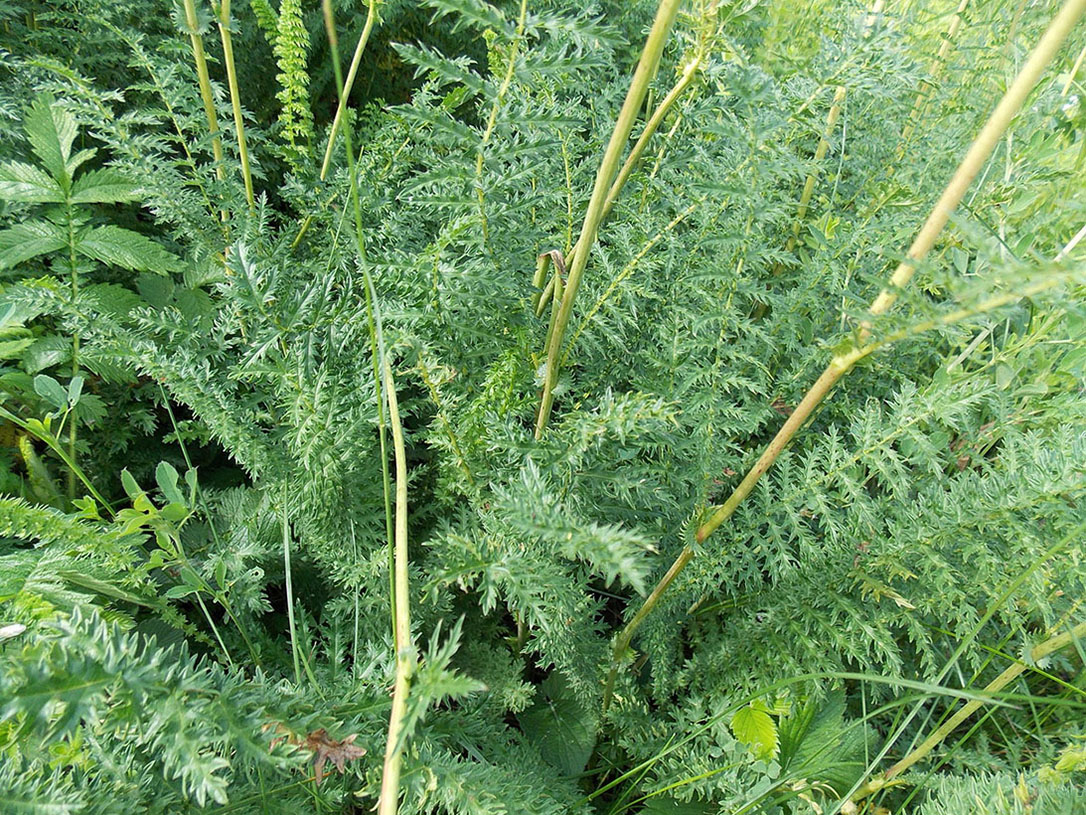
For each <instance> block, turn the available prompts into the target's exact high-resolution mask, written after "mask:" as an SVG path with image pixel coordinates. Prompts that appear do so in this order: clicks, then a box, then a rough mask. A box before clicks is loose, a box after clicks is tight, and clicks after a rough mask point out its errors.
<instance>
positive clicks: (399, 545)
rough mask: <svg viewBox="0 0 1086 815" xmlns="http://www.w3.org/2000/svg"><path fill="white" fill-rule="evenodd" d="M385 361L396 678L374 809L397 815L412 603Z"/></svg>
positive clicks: (403, 473)
mask: <svg viewBox="0 0 1086 815" xmlns="http://www.w3.org/2000/svg"><path fill="white" fill-rule="evenodd" d="M384 363H385V364H384V369H385V394H386V396H387V397H388V418H389V426H390V427H391V428H392V446H393V450H394V454H395V457H396V593H395V605H396V681H395V685H394V686H393V691H392V712H391V713H390V714H389V720H388V742H387V744H386V747H385V763H384V770H383V772H382V775H381V797H380V799H379V801H378V804H377V812H378V815H396V808H397V806H398V804H399V795H400V765H401V760H402V757H403V748H404V743H403V742H404V738H403V732H402V731H403V724H404V715H405V714H406V712H407V694H408V693H409V692H410V689H411V675H412V674H413V673H414V670H415V651H414V647H413V646H412V644H411V604H410V595H409V594H408V592H409V586H408V582H407V567H408V552H407V453H406V451H405V449H404V440H403V428H402V426H401V424H400V408H399V404H398V402H397V400H396V383H395V381H394V379H393V377H392V367H391V366H390V365H389V364H388V360H387V359H386V360H385V361H384Z"/></svg>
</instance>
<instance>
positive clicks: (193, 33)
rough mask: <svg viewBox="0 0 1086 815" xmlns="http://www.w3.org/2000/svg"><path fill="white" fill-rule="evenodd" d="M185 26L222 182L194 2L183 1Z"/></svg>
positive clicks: (214, 117)
mask: <svg viewBox="0 0 1086 815" xmlns="http://www.w3.org/2000/svg"><path fill="white" fill-rule="evenodd" d="M185 25H186V26H188V30H189V39H190V40H191V41H192V59H193V62H195V63H196V76H197V78H198V80H199V82H200V99H201V100H203V103H204V115H206V116H207V132H208V133H209V134H210V135H211V155H212V156H213V157H214V158H215V176H216V177H217V178H218V179H219V180H220V181H222V179H223V166H222V139H221V138H220V137H219V117H218V115H217V114H216V113H215V97H214V96H213V95H212V94H211V78H210V74H209V73H208V70H207V55H206V54H205V53H204V38H203V37H201V36H200V32H199V19H198V18H197V16H196V4H195V2H194V0H185Z"/></svg>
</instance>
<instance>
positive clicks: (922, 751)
mask: <svg viewBox="0 0 1086 815" xmlns="http://www.w3.org/2000/svg"><path fill="white" fill-rule="evenodd" d="M1083 637H1086V622H1082V623H1079V624H1078V625H1076V626H1075V627H1074V628H1072V629H1071V630H1070V631H1065V632H1064V633H1062V634H1057V635H1056V636H1054V637H1050V638H1049V639H1047V640H1045V641H1044V642H1042V643H1041V644H1040V645H1037V646H1035V647H1034V648H1033V649H1032V650H1031V651H1030V652H1029V655H1030V660H1031V661H1032V662H1034V663H1036V662H1038V661H1040V660H1042V659H1044V658H1045V657H1047V656H1048V655H1049V654H1053V653H1055V652H1056V651H1059V650H1060V649H1062V648H1065V647H1067V646H1068V645H1070V644H1071V643H1072V642H1075V641H1076V640H1080V639H1082V638H1083ZM1029 668H1030V666H1029V665H1028V664H1026V663H1025V662H1015V663H1014V664H1013V665H1011V666H1010V667H1009V668H1007V670H1005V671H1003V673H1001V674H1000V675H999V676H997V677H996V678H995V679H993V680H992V681H991V682H989V683H988V684H987V685H985V686H984V693H985V694H986V695H989V696H991V695H994V694H996V693H999V692H1000V691H1001V690H1003V688H1005V687H1006V686H1007V685H1009V684H1010V683H1011V682H1013V681H1014V680H1015V679H1017V678H1018V677H1019V676H1021V675H1022V674H1023V673H1025V672H1026V671H1027V670H1029ZM984 702H985V700H984V699H971V700H969V701H968V702H965V703H964V704H963V705H962V706H961V709H959V710H958V712H957V713H955V714H954V715H953V716H951V717H950V718H949V719H947V720H946V721H945V722H943V724H941V725H939V727H938V728H936V730H935V732H933V733H932V734H931V735H930V736H928V738H926V739H925V740H924V741H923V742H922V743H921V744H919V745H918V746H917V747H915V748H914V749H913V750H911V751H910V752H909V754H908V755H907V756H905V757H904V758H902V759H901V760H900V761H898V762H896V763H895V764H893V765H892V766H891V767H890V769H888V770H887V771H886V772H885V773H884V774H883V775H882V776H881V777H876V778H873V779H871V781H869V782H868V783H866V784H864V785H863V786H862V787H860V789H858V790H857V791H856V792H855V793H853V794H852V796H851V797H850V799H849V800H851V801H853V802H856V801H860V800H862V799H864V798H866V797H868V796H869V795H872V794H873V793H876V792H878V791H879V790H881V789H883V788H884V787H886V785H887V784H888V783H889V782H891V781H892V780H893V779H894V778H895V777H896V776H899V775H901V774H902V773H903V772H905V771H906V770H907V769H909V768H910V767H912V766H913V765H914V764H916V763H917V762H918V761H921V760H922V759H924V758H925V757H926V756H927V755H928V753H930V752H931V751H932V750H934V749H935V748H936V747H938V746H939V744H941V743H942V742H943V740H944V739H946V737H947V736H949V735H950V734H951V733H953V732H954V731H955V730H956V729H957V728H958V726H959V725H960V724H961V723H962V722H964V721H965V720H966V719H968V718H969V717H970V716H972V715H973V714H974V713H976V712H977V710H979V709H980V708H981V706H982V705H983V704H984Z"/></svg>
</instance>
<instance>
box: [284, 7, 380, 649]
mask: <svg viewBox="0 0 1086 815" xmlns="http://www.w3.org/2000/svg"><path fill="white" fill-rule="evenodd" d="M322 8H323V11H324V27H325V30H326V32H327V34H328V45H329V50H330V51H331V56H332V69H333V72H334V74H335V79H336V90H337V92H338V93H339V97H340V99H341V100H342V99H343V98H344V93H343V87H344V85H343V71H342V68H341V66H340V64H339V38H338V37H337V36H336V23H335V17H334V15H333V13H332V3H331V0H324V2H323V5H322ZM343 147H344V150H345V151H346V153H347V176H348V185H349V189H350V199H351V208H352V211H353V214H354V232H355V247H356V250H357V252H358V263H359V266H360V267H361V269H362V279H363V284H364V288H365V293H366V322H367V328H368V331H369V339H370V356H371V359H372V361H373V387H374V391H375V392H376V395H377V435H378V440H379V443H380V455H381V483H382V487H383V493H384V502H385V535H386V537H387V539H388V579H389V615H390V619H391V622H392V634H393V639H394V641H395V637H396V631H397V628H396V610H395V595H396V591H395V584H394V581H395V578H394V572H395V568H394V567H395V563H394V561H395V552H394V547H395V543H394V529H393V518H392V481H391V477H390V475H389V470H388V428H387V424H386V421H385V409H384V397H383V396H382V393H381V360H382V359H383V358H384V348H385V341H384V335H383V331H382V329H381V312H380V310H379V308H378V305H377V291H376V289H375V288H374V286H373V278H372V277H371V276H370V269H369V260H368V259H367V257H366V245H365V242H364V240H363V237H362V205H361V204H360V203H359V197H358V178H357V177H356V175H355V160H354V148H353V146H352V144H351V127H350V123H348V122H347V121H344V122H343ZM301 236H302V235H301V233H299V235H298V237H297V238H296V239H295V241H294V244H295V245H297V243H298V241H299V240H300V239H301ZM396 647H397V648H398V647H399V643H398V642H396Z"/></svg>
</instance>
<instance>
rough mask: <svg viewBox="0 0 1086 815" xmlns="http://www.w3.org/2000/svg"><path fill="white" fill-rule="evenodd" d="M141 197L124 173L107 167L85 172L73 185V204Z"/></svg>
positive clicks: (111, 201) (108, 201)
mask: <svg viewBox="0 0 1086 815" xmlns="http://www.w3.org/2000/svg"><path fill="white" fill-rule="evenodd" d="M138 198H139V195H138V192H137V188H136V187H135V186H134V185H133V184H131V183H130V182H129V181H128V179H127V178H125V176H124V174H123V173H121V172H119V171H117V170H114V169H111V168H109V167H106V168H104V169H101V170H90V171H89V172H86V173H83V175H81V176H80V177H79V178H78V179H77V180H76V182H75V183H74V184H73V185H72V203H73V204H117V203H120V202H122V201H135V200H137V199H138Z"/></svg>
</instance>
